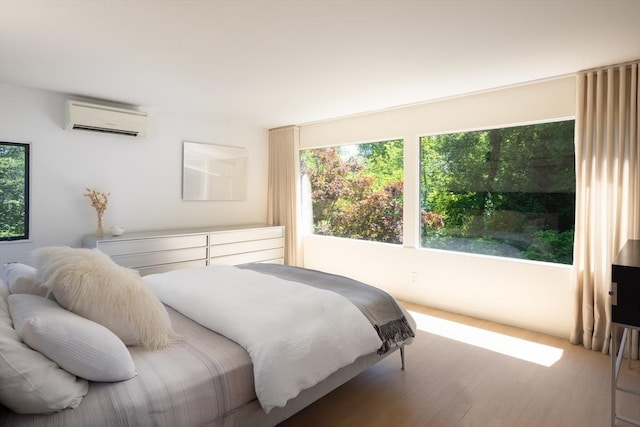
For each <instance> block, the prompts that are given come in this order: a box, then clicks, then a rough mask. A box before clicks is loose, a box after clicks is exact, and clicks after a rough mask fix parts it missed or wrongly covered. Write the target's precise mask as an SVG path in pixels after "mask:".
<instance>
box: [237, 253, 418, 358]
mask: <svg viewBox="0 0 640 427" xmlns="http://www.w3.org/2000/svg"><path fill="white" fill-rule="evenodd" d="M238 267H239V268H244V269H248V270H253V271H256V272H259V273H263V274H269V275H271V276H276V277H279V278H280V279H284V280H290V281H293V282H300V283H304V284H306V285H309V286H313V287H316V288H319V289H325V290H328V291H332V292H335V293H337V294H339V295H342V296H343V297H345V298H347V299H348V300H349V301H351V302H352V303H353V304H354V305H355V306H356V307H358V308H359V309H360V311H361V312H362V314H364V315H365V316H366V317H367V319H369V321H370V322H371V324H372V325H373V327H374V328H375V330H376V331H377V332H378V336H379V337H380V339H381V340H382V347H380V349H379V350H378V354H384V353H386V352H387V351H389V349H390V348H392V347H396V346H397V345H399V344H402V342H403V341H404V340H406V339H408V338H413V337H414V336H415V334H414V332H413V330H412V329H411V326H410V325H409V323H408V322H407V319H406V318H405V316H404V313H403V312H402V310H401V309H400V307H398V304H397V302H396V301H395V299H394V298H393V297H392V296H391V295H389V294H388V293H386V292H385V291H383V290H381V289H378V288H376V287H374V286H370V285H367V284H364V283H362V282H359V281H357V280H354V279H350V278H348V277H344V276H339V275H335V274H328V273H324V272H319V271H315V270H309V269H304V268H299V267H292V266H283V265H280V264H266V263H265V264H258V263H255V264H243V265H239V266H238Z"/></svg>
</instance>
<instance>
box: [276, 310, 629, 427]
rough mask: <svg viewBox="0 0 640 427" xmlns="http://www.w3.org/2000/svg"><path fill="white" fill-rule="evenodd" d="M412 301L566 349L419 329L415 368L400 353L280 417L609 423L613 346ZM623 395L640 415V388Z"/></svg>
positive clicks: (404, 422) (410, 356)
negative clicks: (550, 358) (552, 358)
mask: <svg viewBox="0 0 640 427" xmlns="http://www.w3.org/2000/svg"><path fill="white" fill-rule="evenodd" d="M404 305H405V307H407V308H408V309H409V310H412V311H416V312H419V313H423V314H426V315H428V316H433V317H436V318H438V319H446V320H449V321H453V322H456V323H457V324H462V325H469V326H473V327H475V328H481V329H483V330H487V331H492V332H497V333H500V334H504V335H508V336H510V337H516V338H519V339H523V340H527V341H530V342H534V343H539V344H544V345H546V346H552V347H555V348H558V349H561V350H562V356H561V358H560V359H559V360H558V361H557V362H555V363H554V364H553V365H551V366H550V367H547V366H541V365H538V364H535V363H532V362H529V361H524V360H521V359H518V358H515V357H512V356H505V355H503V354H500V353H496V352H494V351H490V350H486V349H483V348H479V347H476V346H473V345H470V344H466V343H464V342H460V341H456V340H452V339H450V338H445V337H443V336H439V335H436V334H435V333H429V332H425V331H422V330H419V331H418V333H417V337H416V339H415V342H414V343H413V344H411V345H410V346H408V347H407V348H406V365H407V366H406V370H404V371H402V370H401V369H400V357H399V356H398V355H396V354H394V355H392V356H391V357H388V358H387V359H385V360H384V361H382V362H381V363H379V364H377V365H375V366H373V367H371V368H369V369H368V370H367V371H365V372H364V373H362V374H361V375H359V376H358V377H356V378H354V379H353V380H351V381H350V382H348V383H347V384H345V385H343V386H342V387H340V388H338V389H337V390H335V391H333V392H332V393H330V394H329V395H327V396H325V397H324V398H323V399H321V400H319V401H317V402H315V403H314V404H313V405H311V406H309V407H308V408H306V409H304V410H303V411H301V412H300V413H298V414H296V415H294V416H293V417H292V418H290V419H288V420H286V421H285V422H283V423H281V424H280V426H281V427H296V426H300V427H302V426H305V427H309V426H332V427H340V426H343V427H347V426H367V427H375V426H380V427H387V426H389V427H391V426H393V427H401V426H443V427H456V426H495V427H498V426H517V427H520V426H545V427H547V426H580V427H590V426H593V427H603V426H608V425H610V407H611V397H610V396H611V395H610V382H611V361H610V359H609V357H608V356H606V355H603V354H601V353H600V352H594V351H590V350H585V349H584V348H583V347H582V346H576V345H572V344H570V343H569V342H568V341H567V340H566V339H562V338H557V337H551V336H548V335H544V334H539V333H534V332H530V331H526V330H522V329H518V328H513V327H507V326H504V325H498V324H495V323H491V322H487V321H482V320H478V319H473V318H469V317H465V316H460V315H455V314H451V313H446V312H442V311H438V310H433V309H428V308H425V307H421V306H417V305H412V304H404ZM426 322H427V323H428V322H429V320H428V318H427V319H426ZM620 376H621V377H620V378H621V379H624V381H626V382H627V383H629V384H632V385H634V386H635V387H640V362H639V361H634V362H633V363H632V364H631V370H629V363H628V360H626V361H625V362H624V363H623V370H621V373H620ZM618 396H619V397H618V405H617V406H618V413H621V414H623V415H627V416H631V417H633V418H636V419H640V396H629V395H625V394H621V393H619V394H618ZM616 425H617V426H629V425H630V424H627V423H624V422H622V421H618V422H617V424H616Z"/></svg>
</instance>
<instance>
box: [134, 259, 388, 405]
mask: <svg viewBox="0 0 640 427" xmlns="http://www.w3.org/2000/svg"><path fill="white" fill-rule="evenodd" d="M143 279H144V281H145V282H146V283H147V285H148V286H149V287H150V288H151V289H152V290H153V292H154V293H155V294H156V295H157V296H158V298H159V299H160V300H161V301H162V302H163V303H165V304H167V305H169V306H171V307H173V308H174V309H176V310H178V311H179V312H181V313H182V314H184V315H185V316H187V317H189V318H191V319H193V320H194V321H196V322H198V323H200V324H201V325H203V326H205V327H207V328H209V329H211V330H213V331H216V332H218V333H219V334H221V335H224V336H226V337H227V338H229V339H231V340H233V341H235V342H237V343H238V344H240V345H241V346H243V347H244V348H245V349H246V350H247V352H248V353H249V355H250V356H251V360H252V362H253V367H254V369H253V371H254V378H255V388H256V396H257V397H258V400H259V401H260V404H261V405H262V407H263V409H264V410H265V411H266V412H267V413H268V412H269V411H270V410H271V409H272V408H274V407H282V406H285V404H286V403H287V401H288V400H289V399H292V398H294V397H296V396H297V395H298V393H300V392H301V391H302V390H305V389H307V388H309V387H312V386H314V385H315V384H316V383H318V382H319V381H321V380H323V379H324V378H326V377H327V376H329V375H330V374H332V373H333V372H335V371H337V370H338V369H340V368H342V367H343V366H346V365H348V364H350V363H351V362H353V361H354V360H355V359H357V358H358V357H360V356H362V355H365V354H369V353H373V352H375V351H376V350H377V349H378V348H379V347H380V345H381V341H380V338H379V337H378V334H377V333H376V331H375V330H374V328H373V326H372V325H371V323H370V322H369V321H368V320H367V318H366V317H365V316H364V315H363V314H362V313H361V312H360V310H359V309H358V308H357V307H356V306H355V305H353V304H352V303H351V302H349V300H347V299H346V298H344V297H343V296H341V295H338V294H336V293H333V292H330V291H326V290H322V289H316V288H313V287H311V286H306V285H301V284H300V283H296V282H290V281H285V280H282V279H279V278H276V277H273V276H269V275H265V274H261V273H257V272H255V271H251V270H243V269H239V268H237V267H233V266H209V267H202V268H195V269H184V270H174V271H170V272H167V273H162V274H153V275H149V276H145V277H144V278H143Z"/></svg>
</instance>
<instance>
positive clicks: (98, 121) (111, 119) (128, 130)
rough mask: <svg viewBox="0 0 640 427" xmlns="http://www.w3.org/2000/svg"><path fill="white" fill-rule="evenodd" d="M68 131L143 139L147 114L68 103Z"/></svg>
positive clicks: (87, 104)
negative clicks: (75, 130)
mask: <svg viewBox="0 0 640 427" xmlns="http://www.w3.org/2000/svg"><path fill="white" fill-rule="evenodd" d="M66 127H67V129H79V130H86V131H92V132H102V133H111V134H117V135H126V136H133V137H136V138H142V137H143V136H145V134H146V130H147V114H146V113H143V112H141V111H136V110H129V109H125V108H116V107H111V106H108V105H101V104H92V103H88V102H81V101H73V100H69V101H67V124H66Z"/></svg>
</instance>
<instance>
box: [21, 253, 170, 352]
mask: <svg viewBox="0 0 640 427" xmlns="http://www.w3.org/2000/svg"><path fill="white" fill-rule="evenodd" d="M33 255H34V266H35V267H36V269H37V271H38V273H37V274H38V281H39V282H40V283H42V284H43V285H44V286H45V287H47V288H49V289H50V290H51V291H52V293H53V295H54V296H55V298H56V300H57V301H58V303H59V304H60V305H61V306H62V307H64V308H66V309H67V310H69V311H72V312H74V313H76V314H78V315H80V316H82V317H85V318H87V319H90V320H93V321H94V322H96V323H100V324H101V325H103V326H105V327H106V328H107V329H110V330H111V331H112V332H113V333H114V334H116V335H117V336H118V337H119V338H120V339H121V340H122V341H123V342H124V343H125V344H126V345H142V346H143V347H145V348H147V349H151V350H160V349H163V348H165V347H167V346H168V345H169V344H170V343H171V342H172V341H173V339H174V338H175V336H176V335H175V332H174V331H173V327H172V326H171V321H170V320H169V315H168V313H167V311H166V310H165V308H164V306H163V305H162V303H161V302H160V300H158V298H156V296H155V295H154V294H153V292H152V291H151V290H150V289H149V288H148V287H147V286H146V285H145V284H144V282H143V281H142V278H141V277H140V274H139V273H138V272H137V271H135V270H132V269H130V268H125V267H122V266H119V265H117V264H116V263H115V262H113V260H111V258H109V256H107V255H105V254H104V253H102V252H100V251H99V250H97V249H76V248H69V247H46V248H40V249H36V250H35V251H34V252H33Z"/></svg>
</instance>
